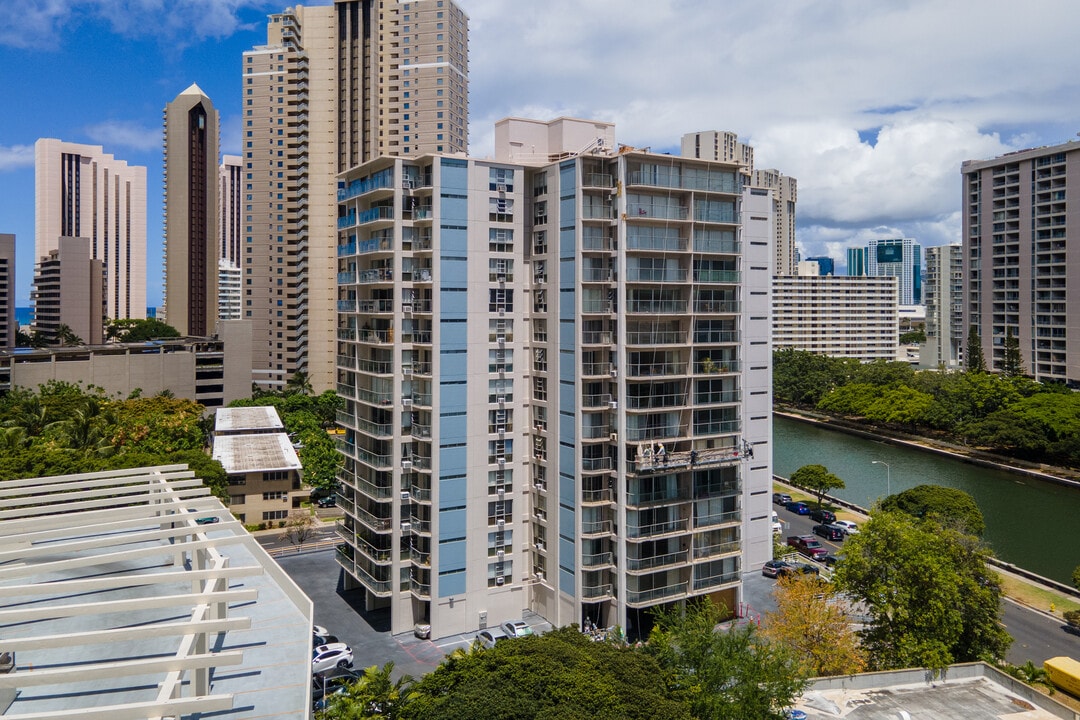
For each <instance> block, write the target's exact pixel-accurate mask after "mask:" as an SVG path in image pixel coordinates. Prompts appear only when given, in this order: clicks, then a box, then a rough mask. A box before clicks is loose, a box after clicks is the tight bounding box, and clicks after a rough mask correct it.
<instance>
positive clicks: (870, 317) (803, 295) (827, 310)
mask: <svg viewBox="0 0 1080 720" xmlns="http://www.w3.org/2000/svg"><path fill="white" fill-rule="evenodd" d="M772 307H773V313H772V326H773V333H772V337H773V347H775V348H777V349H780V348H795V349H796V350H805V351H806V352H812V353H817V354H820V355H829V356H831V357H851V358H858V359H859V360H865V361H870V360H896V359H897V351H898V347H899V340H900V330H899V328H900V315H899V303H898V302H897V280H896V279H895V278H890V277H844V276H840V277H836V276H827V277H826V276H821V275H793V276H785V277H777V278H774V279H773V296H772Z"/></svg>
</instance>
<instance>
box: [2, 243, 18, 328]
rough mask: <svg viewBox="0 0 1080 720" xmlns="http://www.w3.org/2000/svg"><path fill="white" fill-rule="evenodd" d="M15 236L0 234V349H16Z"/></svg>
mask: <svg viewBox="0 0 1080 720" xmlns="http://www.w3.org/2000/svg"><path fill="white" fill-rule="evenodd" d="M18 329H19V323H18V321H17V320H16V319H15V236H14V235H12V234H11V233H0V349H10V348H13V347H15V333H16V331H18Z"/></svg>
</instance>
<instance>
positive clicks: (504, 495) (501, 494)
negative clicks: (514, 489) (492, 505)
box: [499, 488, 506, 498]
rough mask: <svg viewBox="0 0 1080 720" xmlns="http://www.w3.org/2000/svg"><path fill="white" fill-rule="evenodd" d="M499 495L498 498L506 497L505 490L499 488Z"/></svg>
mask: <svg viewBox="0 0 1080 720" xmlns="http://www.w3.org/2000/svg"><path fill="white" fill-rule="evenodd" d="M499 497H500V498H503V497H506V490H505V489H503V488H499Z"/></svg>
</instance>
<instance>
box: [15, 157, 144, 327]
mask: <svg viewBox="0 0 1080 720" xmlns="http://www.w3.org/2000/svg"><path fill="white" fill-rule="evenodd" d="M61 237H84V238H86V239H87V240H89V242H90V257H92V258H94V259H95V260H100V261H101V263H102V266H103V267H104V269H105V295H106V304H105V314H106V316H107V317H108V318H109V319H110V320H119V319H124V318H135V319H142V318H145V317H146V168H145V167H140V166H137V165H128V164H127V163H126V162H125V161H123V160H118V159H117V158H115V157H113V156H112V155H109V154H106V153H105V152H104V151H103V150H102V148H101V146H98V145H81V144H78V143H69V142H64V141H62V140H56V139H53V138H42V139H40V140H38V141H37V143H35V144H34V249H35V255H36V257H37V258H44V257H48V256H49V254H50V253H51V252H52V251H53V250H56V249H57V248H58V245H59V241H58V238H61Z"/></svg>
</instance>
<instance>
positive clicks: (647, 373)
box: [629, 362, 686, 377]
mask: <svg viewBox="0 0 1080 720" xmlns="http://www.w3.org/2000/svg"><path fill="white" fill-rule="evenodd" d="M629 371H630V377H658V376H664V375H685V374H686V363H684V362H675V363H631V364H630V365H629Z"/></svg>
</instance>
